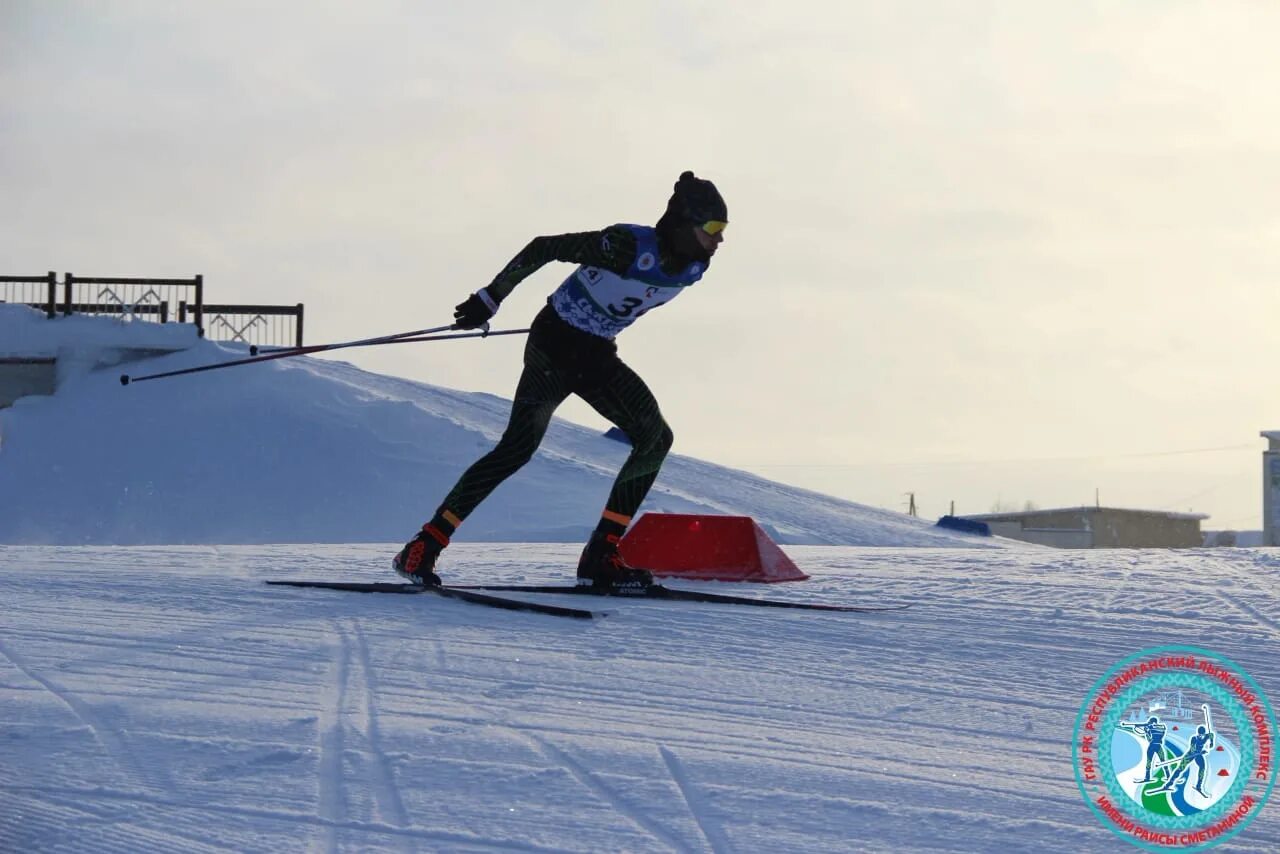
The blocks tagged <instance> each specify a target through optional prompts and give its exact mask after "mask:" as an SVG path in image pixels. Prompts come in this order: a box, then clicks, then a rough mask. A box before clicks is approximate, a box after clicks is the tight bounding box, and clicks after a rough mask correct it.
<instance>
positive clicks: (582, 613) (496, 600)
mask: <svg viewBox="0 0 1280 854" xmlns="http://www.w3.org/2000/svg"><path fill="white" fill-rule="evenodd" d="M267 584H274V585H280V586H285V587H319V588H321V589H324V590H349V591H353V592H356V593H406V594H416V593H434V594H436V595H437V596H443V597H444V598H446V599H458V600H461V601H463V602H470V603H472V604H474V605H488V606H489V607H491V608H503V609H505V610H507V611H530V612H533V613H536V614H550V615H552V616H554V617H575V618H577V619H579V620H590V619H592V618H593V617H602V616H604V614H602V613H600V612H598V611H586V610H583V609H581V608H565V607H562V606H560V605H546V604H543V603H542V602H524V601H522V600H520V599H508V598H507V597H505V596H490V595H488V594H487V593H477V592H475V591H474V590H464V589H460V588H457V587H423V586H422V585H420V584H400V583H396V582H392V581H268V582H267Z"/></svg>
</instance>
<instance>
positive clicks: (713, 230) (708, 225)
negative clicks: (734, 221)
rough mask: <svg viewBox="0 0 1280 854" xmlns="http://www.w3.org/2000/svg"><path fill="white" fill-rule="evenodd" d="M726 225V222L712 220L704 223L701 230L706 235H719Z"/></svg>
mask: <svg viewBox="0 0 1280 854" xmlns="http://www.w3.org/2000/svg"><path fill="white" fill-rule="evenodd" d="M728 224H729V223H727V222H720V221H719V220H717V219H713V220H711V221H710V222H704V223H703V224H702V230H703V231H705V232H706V233H707V234H719V233H720V232H722V231H724V227H725V226H726V225H728Z"/></svg>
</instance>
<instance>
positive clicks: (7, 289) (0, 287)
mask: <svg viewBox="0 0 1280 854" xmlns="http://www.w3.org/2000/svg"><path fill="white" fill-rule="evenodd" d="M0 302H16V303H19V304H20V305H29V306H31V307H32V308H43V309H44V311H45V314H47V315H48V316H49V317H56V316H57V313H58V312H57V307H56V306H57V302H58V274H57V273H55V272H53V271H52V270H50V271H49V272H48V273H46V274H45V275H43V276H0Z"/></svg>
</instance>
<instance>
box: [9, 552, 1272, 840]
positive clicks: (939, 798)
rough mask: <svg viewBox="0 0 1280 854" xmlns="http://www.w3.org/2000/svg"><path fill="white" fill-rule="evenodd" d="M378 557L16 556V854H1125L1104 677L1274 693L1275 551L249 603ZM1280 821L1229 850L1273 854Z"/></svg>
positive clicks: (889, 556)
mask: <svg viewBox="0 0 1280 854" xmlns="http://www.w3.org/2000/svg"><path fill="white" fill-rule="evenodd" d="M387 550H388V547H378V546H294V547H288V546H261V547H222V548H217V549H208V548H178V547H172V548H150V549H147V548H128V549H126V548H86V549H63V548H39V547H0V598H2V599H3V601H4V602H5V603H6V608H5V609H4V610H3V611H0V850H3V851H8V850H14V851H41V850H59V851H85V852H88V851H94V852H126V851H130V852H131V851H139V850H145V851H175V852H177V851H248V852H255V851H273V852H274V851H279V850H299V849H300V848H301V849H305V850H317V851H326V852H346V851H366V850H376V851H394V852H414V851H423V852H434V851H502V850H510V851H593V852H594V851H604V850H627V851H697V852H713V854H724V852H757V851H758V852H773V851H938V852H944V851H945V852H951V851H956V852H959V851H966V852H968V851H993V850H1017V851H1023V850H1026V851H1030V850H1045V851H1115V850H1127V849H1125V848H1124V847H1123V846H1122V845H1121V843H1120V842H1119V840H1117V839H1116V838H1115V837H1113V836H1112V835H1111V834H1110V833H1109V832H1108V831H1107V830H1106V829H1105V828H1103V827H1102V826H1101V825H1100V824H1099V823H1098V822H1097V820H1096V819H1095V818H1094V817H1093V815H1092V814H1091V813H1090V812H1089V811H1088V809H1087V807H1086V806H1085V804H1084V802H1083V800H1082V799H1081V797H1080V794H1079V791H1078V789H1077V788H1076V785H1075V781H1074V777H1073V771H1072V767H1071V739H1072V737H1073V727H1074V723H1075V717H1076V713H1077V711H1078V709H1079V705H1080V703H1081V702H1082V701H1083V700H1084V698H1085V694H1086V693H1087V691H1088V690H1089V688H1090V687H1091V686H1092V684H1093V683H1094V681H1095V680H1096V679H1098V678H1099V677H1100V676H1101V675H1102V673H1104V672H1105V671H1106V670H1107V669H1108V668H1109V667H1110V666H1111V665H1112V664H1114V663H1115V662H1116V661H1118V660H1119V659H1120V658H1123V657H1126V656H1128V655H1131V654H1133V653H1134V652H1136V651H1138V650H1139V649H1143V648H1146V647H1151V646H1157V645H1163V644H1185V645H1191V646H1203V647H1207V648H1210V649H1213V650H1215V651H1216V652H1219V653H1221V654H1223V655H1225V656H1227V657H1229V658H1232V659H1234V660H1235V661H1237V662H1238V663H1240V664H1241V665H1242V666H1243V667H1244V668H1245V669H1246V670H1247V671H1248V672H1249V673H1250V675H1251V676H1252V677H1253V678H1254V679H1255V680H1256V681H1257V682H1258V683H1259V684H1260V685H1261V686H1262V687H1263V689H1264V690H1265V691H1267V692H1268V694H1269V695H1270V696H1271V698H1272V699H1273V700H1275V699H1276V697H1278V696H1280V656H1278V655H1276V652H1277V647H1278V645H1280V631H1278V627H1280V608H1278V607H1277V602H1276V596H1275V593H1276V590H1277V571H1278V570H1277V567H1278V566H1280V563H1278V562H1277V561H1276V553H1275V552H1272V551H1269V550H1215V551H1212V552H1210V551H1200V550H1196V551H1188V552H1171V551H1143V552H1091V553H1080V552H1056V551H1049V550H1043V549H1034V548H1027V549H1018V548H1014V549H992V550H982V551H974V550H947V549H857V548H824V547H795V548H791V549H789V551H790V552H791V553H792V556H793V557H795V558H796V560H797V562H798V563H800V564H801V566H803V567H804V568H805V569H806V570H807V571H810V572H811V573H812V574H813V578H812V579H811V580H810V581H809V582H804V583H800V584H783V585H767V586H761V587H755V586H749V587H747V588H746V589H745V591H744V592H746V593H749V594H752V595H768V596H777V597H783V598H795V599H797V600H826V601H842V602H855V603H856V602H865V603H873V602H885V603H891V602H903V601H910V602H912V603H914V604H913V607H911V608H910V609H907V610H905V611H896V612H888V613H880V614H827V613H805V612H792V611H774V610H766V609H752V608H745V607H735V606H719V605H709V604H694V603H673V602H654V601H646V600H637V601H627V600H622V601H618V602H616V603H615V602H610V603H609V610H610V611H611V612H612V614H611V616H609V617H607V618H604V619H601V620H597V621H595V622H593V623H590V624H579V623H577V622H576V621H570V620H561V619H556V618H552V617H546V616H540V615H531V614H516V613H506V612H497V611H492V610H490V609H487V608H483V607H477V606H473V605H467V604H465V603H460V602H451V601H447V600H441V599H436V598H435V597H395V596H376V595H361V594H345V593H332V592H326V591H309V590H285V589H274V588H267V587H266V586H264V585H262V584H261V582H262V581H263V580H264V579H266V578H281V577H294V578H301V577H331V578H364V579H374V580H389V579H387V578H386V576H388V575H389V573H388V572H386V571H384V570H382V569H379V568H378V567H380V566H382V565H384V564H385V553H386V552H387ZM574 551H575V548H574V547H573V546H568V545H530V546H521V545H479V544H459V545H457V546H455V547H454V548H451V549H450V564H449V567H448V570H449V573H450V578H451V580H457V581H460V582H463V581H474V582H479V581H482V580H491V581H504V582H519V581H523V582H534V583H538V582H549V581H554V580H563V579H564V578H565V577H566V575H567V574H568V570H565V569H564V567H571V566H572V562H573V553H574ZM86 567H92V568H93V575H92V578H93V584H91V585H89V584H86V585H66V584H56V585H54V584H50V582H49V579H50V578H61V577H65V576H67V575H68V573H75V572H79V571H81V570H83V569H84V568H86ZM694 586H699V587H706V588H707V589H725V587H724V586H723V585H714V584H712V585H694ZM730 589H733V588H730ZM513 595H515V594H513ZM531 598H536V599H539V600H540V601H564V598H563V597H553V596H536V597H531ZM1278 810H1280V808H1277V807H1276V806H1275V805H1269V806H1268V808H1267V809H1266V810H1265V811H1264V812H1263V813H1262V815H1261V816H1260V817H1259V818H1258V819H1257V820H1256V821H1255V822H1254V823H1253V824H1251V825H1250V826H1249V828H1248V829H1247V830H1246V831H1245V832H1244V833H1243V834H1241V835H1239V836H1237V837H1235V838H1233V839H1232V840H1231V841H1230V842H1229V843H1228V844H1226V845H1224V846H1222V847H1221V849H1219V850H1223V851H1241V852H1263V851H1273V850H1275V848H1276V840H1277V839H1280V812H1278Z"/></svg>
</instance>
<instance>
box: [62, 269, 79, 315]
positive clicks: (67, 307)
mask: <svg viewBox="0 0 1280 854" xmlns="http://www.w3.org/2000/svg"><path fill="white" fill-rule="evenodd" d="M75 281H76V277H75V276H74V275H72V274H71V273H67V274H66V275H65V276H63V278H62V316H63V317H70V316H71V291H72V290H74V287H75Z"/></svg>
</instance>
